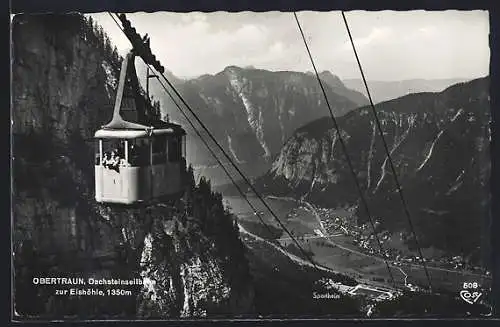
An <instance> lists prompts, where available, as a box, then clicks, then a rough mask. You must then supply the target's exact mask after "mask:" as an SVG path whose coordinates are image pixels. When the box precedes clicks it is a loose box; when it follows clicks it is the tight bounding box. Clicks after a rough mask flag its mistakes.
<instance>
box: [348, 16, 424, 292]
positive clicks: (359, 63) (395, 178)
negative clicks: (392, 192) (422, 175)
mask: <svg viewBox="0 0 500 327" xmlns="http://www.w3.org/2000/svg"><path fill="white" fill-rule="evenodd" d="M341 13H342V18H343V20H344V24H345V27H346V30H347V34H348V35H349V40H350V42H351V45H352V50H353V51H354V55H355V56H356V62H357V63H358V67H359V71H360V73H361V78H362V79H363V83H364V85H365V89H366V94H367V95H368V100H369V101H370V107H371V109H372V112H373V116H374V118H375V123H376V125H377V129H378V132H379V134H380V137H381V138H382V143H383V144H384V149H385V152H386V154H387V159H388V161H389V166H390V167H391V172H392V175H393V177H394V182H395V184H396V187H397V189H398V194H399V198H400V200H401V204H402V205H403V210H404V213H405V215H406V217H407V219H408V224H409V226H410V230H411V233H412V234H413V237H414V239H415V245H416V247H417V249H418V254H419V255H420V259H421V261H422V265H423V267H424V271H425V275H426V277H427V281H428V283H429V291H432V283H431V277H430V274H429V271H428V269H427V265H426V263H425V258H424V255H423V253H422V249H421V247H420V245H419V243H418V238H417V234H416V233H415V229H414V228H413V223H412V221H411V216H410V210H409V209H408V205H407V202H406V199H405V197H404V195H403V189H402V187H401V184H400V182H399V179H398V175H397V173H396V168H395V167H394V162H393V160H392V158H391V152H390V151H389V147H388V146H387V142H386V140H385V137H384V132H383V131H382V125H381V124H380V120H379V118H378V115H377V111H376V110H375V105H374V104H373V100H372V97H371V94H370V90H369V88H368V83H367V82H366V78H365V74H364V72H363V68H362V66H361V61H360V60H359V56H358V52H357V51H356V47H355V45H354V40H353V38H352V35H351V30H350V28H349V24H348V23H347V18H346V16H345V13H344V11H341Z"/></svg>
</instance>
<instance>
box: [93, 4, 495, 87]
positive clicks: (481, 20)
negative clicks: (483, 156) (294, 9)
mask: <svg viewBox="0 0 500 327" xmlns="http://www.w3.org/2000/svg"><path fill="white" fill-rule="evenodd" d="M297 15H298V19H299V22H300V24H301V26H302V29H303V31H304V33H305V35H306V40H307V43H308V46H309V48H310V50H311V53H312V56H313V59H314V62H315V64H316V67H317V69H318V70H319V71H324V70H329V71H331V72H332V73H333V74H335V75H337V76H339V77H340V78H341V79H350V78H360V77H361V75H360V71H359V68H358V66H357V63H356V58H355V56H354V52H353V49H352V46H351V43H350V42H349V38H348V34H347V30H346V27H345V25H344V22H343V19H342V16H341V13H340V12H339V11H331V12H311V11H306V12H298V13H297ZM91 16H92V17H93V18H94V19H95V20H96V21H97V22H98V23H99V25H101V26H102V27H103V28H104V30H105V32H106V33H107V34H108V36H109V37H110V39H111V41H112V43H113V44H115V45H116V47H117V48H118V50H119V52H120V54H122V55H123V54H125V53H126V52H127V51H128V50H129V49H130V48H131V45H130V43H129V42H128V40H127V39H126V37H125V36H124V35H123V33H122V32H121V31H120V30H119V29H118V26H117V25H116V24H115V23H114V21H113V20H112V19H111V17H110V16H109V14H107V13H97V14H91ZM127 17H128V18H129V20H130V21H131V22H132V25H133V26H134V27H135V28H136V30H137V32H138V33H140V34H141V35H144V34H145V33H148V35H149V36H150V40H151V49H152V51H153V53H154V54H155V55H156V57H157V58H158V59H159V60H160V61H161V63H162V65H163V66H165V68H166V69H167V70H169V71H171V72H172V73H174V74H175V75H176V76H178V77H183V78H192V77H195V76H199V75H203V74H216V73H218V72H220V71H222V70H223V69H224V68H225V67H227V66H231V65H236V66H241V67H247V66H253V67H255V68H260V69H267V70H272V71H280V70H292V71H313V67H312V65H311V62H310V59H309V57H308V55H307V51H306V48H305V46H304V42H303V40H302V38H301V35H300V32H299V29H298V27H297V24H296V21H295V18H294V16H293V14H292V13H287V12H277V11H276V12H264V13H255V12H240V13H228V12H214V13H202V12H193V13H170V12H157V13H133V14H128V15H127ZM346 18H347V22H348V24H349V27H350V30H351V34H352V37H353V39H354V44H355V46H356V50H357V51H358V55H359V59H360V61H361V65H362V67H363V71H364V73H365V76H366V78H367V79H368V80H380V81H397V80H404V79H415V78H424V79H442V78H443V79H444V78H466V79H472V78H478V77H482V76H486V75H488V72H489V61H490V50H489V45H488V44H489V42H488V34H489V19H488V12H487V11H479V10H477V11H455V10H453V11H452V10H450V11H432V12H431V11H424V10H419V11H408V12H396V11H379V12H367V11H352V12H347V13H346Z"/></svg>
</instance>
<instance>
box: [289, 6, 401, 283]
mask: <svg viewBox="0 0 500 327" xmlns="http://www.w3.org/2000/svg"><path fill="white" fill-rule="evenodd" d="M293 16H294V17H295V21H296V22H297V27H298V28H299V32H300V35H301V36H302V40H303V41H304V45H305V47H306V50H307V54H308V55H309V59H310V61H311V65H312V66H313V69H314V73H315V74H316V79H317V80H318V83H319V86H320V88H321V91H322V93H323V96H324V98H325V102H326V105H327V107H328V111H329V112H330V117H331V119H332V122H333V126H334V127H335V130H336V132H337V137H338V140H339V142H340V145H341V147H342V152H343V153H344V155H345V158H346V162H347V165H348V166H349V170H350V171H351V174H352V177H353V179H354V183H355V184H356V188H357V190H358V193H359V197H360V199H361V203H362V205H363V208H364V210H365V212H366V215H367V216H368V219H369V221H370V225H371V227H372V229H373V235H374V236H375V239H376V241H377V244H378V246H379V248H380V252H381V254H382V256H383V259H384V262H385V265H386V267H387V271H388V273H389V276H390V278H391V281H392V284H393V286H394V287H396V282H395V280H394V276H393V274H392V270H391V267H390V266H389V263H388V262H387V259H386V258H385V255H384V251H383V248H382V242H381V241H380V239H379V237H378V235H377V233H376V231H375V224H374V222H373V218H372V215H371V213H370V210H369V208H368V203H367V201H366V199H365V196H364V194H363V190H362V189H361V185H360V184H359V181H358V177H357V175H356V172H355V171H354V166H353V164H352V161H351V158H350V156H349V153H348V152H347V146H346V144H345V142H344V139H343V137H342V133H341V131H340V127H339V125H338V123H337V119H336V118H335V115H334V114H333V110H332V107H331V105H330V102H329V101H328V97H327V96H326V91H325V88H324V86H323V82H322V81H321V78H320V77H319V74H318V70H317V69H316V65H315V64H314V59H313V57H312V54H311V51H310V50H309V46H308V45H307V41H306V37H305V35H304V31H303V30H302V27H301V26H300V22H299V18H298V17H297V13H296V12H293Z"/></svg>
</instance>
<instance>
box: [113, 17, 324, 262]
mask: <svg viewBox="0 0 500 327" xmlns="http://www.w3.org/2000/svg"><path fill="white" fill-rule="evenodd" d="M108 14H109V15H110V16H111V17H112V18H113V20H114V22H115V23H116V24H117V25H118V27H119V28H120V30H121V31H122V32H123V33H124V34H125V35H126V36H127V38H129V40H130V42H131V43H132V45H134V43H135V42H134V41H135V40H133V39H131V38H130V37H129V36H128V35H127V33H126V31H125V30H124V29H123V28H122V27H121V26H120V24H119V23H118V22H117V20H116V19H115V18H114V17H113V15H112V14H111V13H110V12H108ZM133 33H135V29H134V30H133ZM140 57H141V58H142V56H140ZM142 59H143V61H144V63H145V64H146V65H148V66H149V67H150V65H149V63H147V62H146V60H145V59H144V58H142ZM156 62H158V61H156ZM158 66H159V67H160V68H161V67H162V66H161V65H159V64H158ZM154 68H155V70H156V71H157V72H158V73H159V74H160V76H161V77H163V79H164V80H165V82H166V83H167V84H168V85H169V87H170V88H171V89H172V91H173V92H174V93H175V95H176V96H177V97H178V98H179V99H180V100H181V102H182V103H183V105H184V106H185V107H186V108H187V109H188V110H189V112H190V113H191V114H192V115H193V117H194V118H195V119H196V121H197V122H198V123H199V124H200V126H201V127H202V128H203V129H204V130H205V132H206V133H207V134H208V136H209V137H210V139H211V140H212V141H213V142H214V143H215V144H216V145H217V147H218V148H219V149H220V150H221V152H222V154H223V155H224V156H225V157H226V159H227V160H228V161H229V162H230V163H231V165H232V166H233V167H234V169H236V171H237V172H238V173H239V175H240V176H241V177H242V178H243V180H244V181H245V182H246V183H247V184H248V185H249V187H250V189H251V190H252V191H253V193H255V195H256V196H257V198H258V199H259V200H260V201H261V202H262V203H263V204H264V206H265V207H266V209H267V210H268V211H269V212H270V213H271V215H272V216H273V217H274V218H275V220H276V221H277V222H278V224H279V225H280V227H281V229H283V231H285V232H286V233H287V234H288V236H290V238H291V239H292V240H293V241H294V243H295V244H296V245H297V247H298V248H299V250H300V251H301V253H302V254H303V255H304V256H305V257H306V258H307V260H308V261H309V262H311V264H312V265H313V266H314V267H315V268H316V269H319V268H318V266H317V265H316V263H315V262H314V261H313V260H312V258H311V257H310V256H309V254H308V253H307V252H306V251H305V250H304V249H303V248H302V246H301V245H300V243H299V242H298V241H297V240H296V239H295V237H294V236H293V235H292V233H291V232H290V231H288V229H287V228H286V226H285V225H284V224H283V223H282V222H281V220H280V219H279V218H278V217H277V215H276V214H275V213H274V211H273V210H272V209H271V207H270V206H269V205H268V204H267V203H266V201H265V200H264V199H263V198H262V196H261V195H260V193H259V192H258V191H257V190H256V189H255V187H254V186H253V185H252V183H251V182H250V181H249V179H248V178H247V177H246V176H245V174H244V173H243V172H242V171H241V169H240V168H239V167H238V166H237V165H236V164H235V163H234V161H233V160H232V159H231V157H230V156H229V155H228V154H227V152H226V151H225V150H224V148H223V147H222V146H221V145H220V144H219V142H218V141H217V139H215V137H214V136H213V134H212V133H211V132H210V130H209V129H208V128H207V127H206V126H205V124H204V123H203V122H202V121H201V120H200V118H199V117H198V115H197V114H196V113H195V112H194V111H193V110H192V109H191V107H190V106H189V105H188V104H187V102H186V101H185V100H184V98H183V97H182V95H181V94H180V93H179V92H178V91H177V90H176V88H175V87H174V86H173V85H172V83H171V82H170V81H169V80H168V79H167V78H166V76H165V74H164V72H163V71H162V70H163V69H160V70H159V69H157V68H156V67H154ZM158 81H161V80H160V79H158ZM161 85H162V86H163V88H164V90H165V91H166V93H167V94H168V95H169V96H170V97H171V99H172V101H173V102H174V103H175V104H176V106H177V108H178V109H179V111H180V112H181V113H182V114H183V116H184V117H185V118H186V119H187V120H188V122H189V123H190V125H191V126H192V127H193V129H194V130H195V131H196V133H197V134H198V136H199V137H200V138H201V134H200V133H199V131H197V129H196V128H195V127H194V126H193V125H192V122H191V121H190V120H189V119H188V118H187V116H186V115H185V113H184V112H183V110H182V109H181V106H180V105H179V104H178V103H177V101H175V99H174V97H173V95H172V94H171V93H170V92H169V91H168V89H167V88H166V86H165V85H164V84H163V83H161ZM203 142H204V144H205V146H207V148H208V149H209V151H210V152H211V153H212V155H214V156H215V153H213V152H212V150H211V148H210V147H209V146H208V144H207V143H205V141H204V140H203ZM216 160H217V161H218V159H216ZM218 162H219V161H218ZM221 166H222V167H224V165H222V163H221ZM224 171H225V172H227V170H226V169H225V167H224ZM227 173H229V172H227ZM230 179H231V180H232V181H233V180H234V179H233V178H232V177H230ZM235 185H236V184H235ZM237 188H238V189H239V190H241V189H240V188H239V186H237ZM241 192H242V194H244V192H243V191H242V190H241ZM245 198H246V196H245ZM248 202H250V201H248ZM251 208H252V207H251ZM252 209H253V208H252ZM256 212H257V211H256ZM258 217H259V218H261V217H260V216H258ZM261 221H263V220H261ZM264 225H265V226H267V224H265V223H264ZM267 228H268V229H269V227H267Z"/></svg>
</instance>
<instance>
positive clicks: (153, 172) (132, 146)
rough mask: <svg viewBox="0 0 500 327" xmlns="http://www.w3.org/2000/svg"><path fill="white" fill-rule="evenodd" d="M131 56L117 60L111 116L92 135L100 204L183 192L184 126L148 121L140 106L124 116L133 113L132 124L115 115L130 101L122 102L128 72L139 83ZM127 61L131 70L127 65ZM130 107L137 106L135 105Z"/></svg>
mask: <svg viewBox="0 0 500 327" xmlns="http://www.w3.org/2000/svg"><path fill="white" fill-rule="evenodd" d="M133 58H134V55H133V53H130V54H129V55H128V56H127V58H126V60H124V61H123V64H122V70H121V75H120V82H119V86H118V91H117V96H116V97H117V99H116V102H115V109H114V113H113V119H112V120H111V122H110V123H108V124H107V125H105V126H103V127H102V128H101V129H99V130H98V131H97V132H96V133H95V135H94V138H95V199H96V201H97V202H99V203H118V204H128V205H130V204H137V203H149V202H152V201H155V200H158V199H162V198H167V197H171V196H175V195H176V194H179V193H180V192H181V191H182V181H181V176H182V172H183V171H184V169H185V156H186V132H185V131H184V129H182V127H181V126H180V125H178V124H174V123H171V122H164V121H161V120H158V119H157V120H152V119H149V118H147V113H146V111H145V110H143V111H141V110H137V114H135V115H131V114H130V113H128V114H127V117H126V118H127V119H129V118H131V117H132V116H135V117H132V118H133V120H136V122H131V121H127V120H124V118H122V116H121V115H120V111H121V109H122V104H125V106H127V105H126V104H127V103H131V101H125V100H124V101H122V97H123V93H124V88H125V81H126V80H127V78H126V77H127V71H129V75H132V82H134V81H135V83H138V81H137V76H136V75H135V68H133ZM127 65H130V66H132V69H131V68H130V67H129V69H127ZM130 71H131V72H130ZM132 84H133V83H132ZM133 86H135V87H137V85H133ZM136 99H137V98H136ZM142 99H144V98H142ZM128 100H130V99H128ZM132 102H135V100H134V101H132ZM134 107H136V108H134V109H138V107H139V106H135V104H134ZM139 109H140V108H139ZM122 111H123V113H124V115H125V114H126V113H127V112H130V111H133V110H131V109H130V107H129V108H123V110H122Z"/></svg>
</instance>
